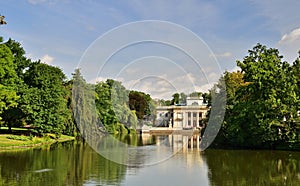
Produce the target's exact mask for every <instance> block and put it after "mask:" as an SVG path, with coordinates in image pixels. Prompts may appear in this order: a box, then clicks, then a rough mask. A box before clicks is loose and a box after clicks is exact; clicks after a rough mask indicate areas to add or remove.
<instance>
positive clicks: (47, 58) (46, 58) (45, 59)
mask: <svg viewBox="0 0 300 186" xmlns="http://www.w3.org/2000/svg"><path fill="white" fill-rule="evenodd" d="M53 60H54V57H51V56H49V55H48V54H46V55H44V56H43V57H42V58H41V61H42V63H45V64H48V65H51V64H52V62H53Z"/></svg>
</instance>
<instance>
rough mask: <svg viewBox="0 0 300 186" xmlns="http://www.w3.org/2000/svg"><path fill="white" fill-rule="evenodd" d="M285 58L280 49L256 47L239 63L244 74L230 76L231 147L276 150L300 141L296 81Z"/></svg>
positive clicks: (228, 104) (229, 134)
mask: <svg viewBox="0 0 300 186" xmlns="http://www.w3.org/2000/svg"><path fill="white" fill-rule="evenodd" d="M282 58H283V57H282V56H280V55H279V51H278V50H277V49H273V48H267V47H266V46H263V45H261V44H257V45H256V46H255V47H254V48H253V49H252V50H249V54H248V56H246V57H245V58H244V59H243V61H237V65H238V66H239V67H240V68H241V69H242V74H241V75H238V74H230V75H229V76H228V75H227V76H228V78H231V80H230V81H229V82H228V81H227V88H228V90H227V91H228V102H227V107H228V108H227V110H226V118H225V123H227V124H228V126H227V128H226V130H227V135H228V136H227V140H228V141H229V143H231V144H234V145H237V146H244V147H273V146H274V145H276V144H277V143H279V142H280V143H283V142H295V141H296V140H297V138H298V134H297V132H296V126H295V123H294V118H295V117H296V115H297V102H298V99H297V96H296V95H297V94H296V90H297V87H296V79H295V78H294V77H293V75H292V67H291V66H290V65H289V63H287V62H285V61H283V60H282ZM234 75H238V76H240V77H241V76H242V80H241V78H240V77H238V76H237V77H236V78H234ZM225 77H226V75H225Z"/></svg>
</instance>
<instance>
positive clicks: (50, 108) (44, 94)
mask: <svg viewBox="0 0 300 186" xmlns="http://www.w3.org/2000/svg"><path fill="white" fill-rule="evenodd" d="M65 78H66V77H65V75H64V74H63V72H62V71H61V69H59V68H58V67H54V66H50V65H47V64H43V63H40V62H35V63H32V64H31V66H30V68H29V69H28V70H27V71H26V73H25V74H24V81H25V83H26V84H27V85H28V89H27V90H26V92H25V94H24V96H23V98H22V99H23V102H24V103H25V104H24V105H23V107H24V108H23V109H24V110H25V111H26V115H27V122H28V123H29V124H32V125H33V126H34V127H35V128H34V130H35V131H36V132H37V133H38V134H40V135H42V134H44V133H55V134H57V135H60V134H61V133H62V131H63V130H64V121H65V116H66V110H67V107H66V105H67V104H66V99H65V96H66V94H67V93H66V91H65V88H64V85H63V84H64V81H65Z"/></svg>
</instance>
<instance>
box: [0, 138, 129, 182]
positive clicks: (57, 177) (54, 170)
mask: <svg viewBox="0 0 300 186" xmlns="http://www.w3.org/2000/svg"><path fill="white" fill-rule="evenodd" d="M47 169H50V170H47ZM36 170H41V171H40V172H35V171H36ZM43 170H44V172H43ZM125 172H126V166H124V165H119V164H116V163H114V162H111V161H109V160H107V159H105V158H103V157H102V156H100V155H98V154H97V153H96V152H95V151H93V150H92V149H91V148H90V147H89V146H88V145H86V144H84V143H81V142H76V143H73V142H70V143H64V144H56V145H54V146H53V145H52V146H51V147H46V148H44V149H30V150H25V151H17V152H1V153H0V185H24V186H27V185H30V186H31V185H83V184H84V183H85V181H86V180H91V179H93V180H95V181H96V182H97V183H100V184H104V185H107V184H110V185H111V184H113V185H119V184H120V182H121V181H122V179H124V175H125ZM93 176H95V178H93Z"/></svg>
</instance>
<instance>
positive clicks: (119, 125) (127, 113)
mask: <svg viewBox="0 0 300 186" xmlns="http://www.w3.org/2000/svg"><path fill="white" fill-rule="evenodd" d="M95 91H96V99H95V103H96V108H97V112H98V115H99V118H100V120H101V122H102V124H103V125H104V126H105V128H106V130H107V131H108V132H111V133H122V132H125V130H124V129H125V128H126V129H127V131H126V132H128V131H129V129H130V128H136V126H137V117H136V114H135V111H132V110H130V108H129V106H128V105H127V104H128V101H129V98H128V94H129V91H128V90H126V88H125V87H124V86H123V85H122V84H121V82H118V81H115V80H112V79H108V80H106V82H99V83H97V84H96V85H95ZM124 127H125V128H124Z"/></svg>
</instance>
